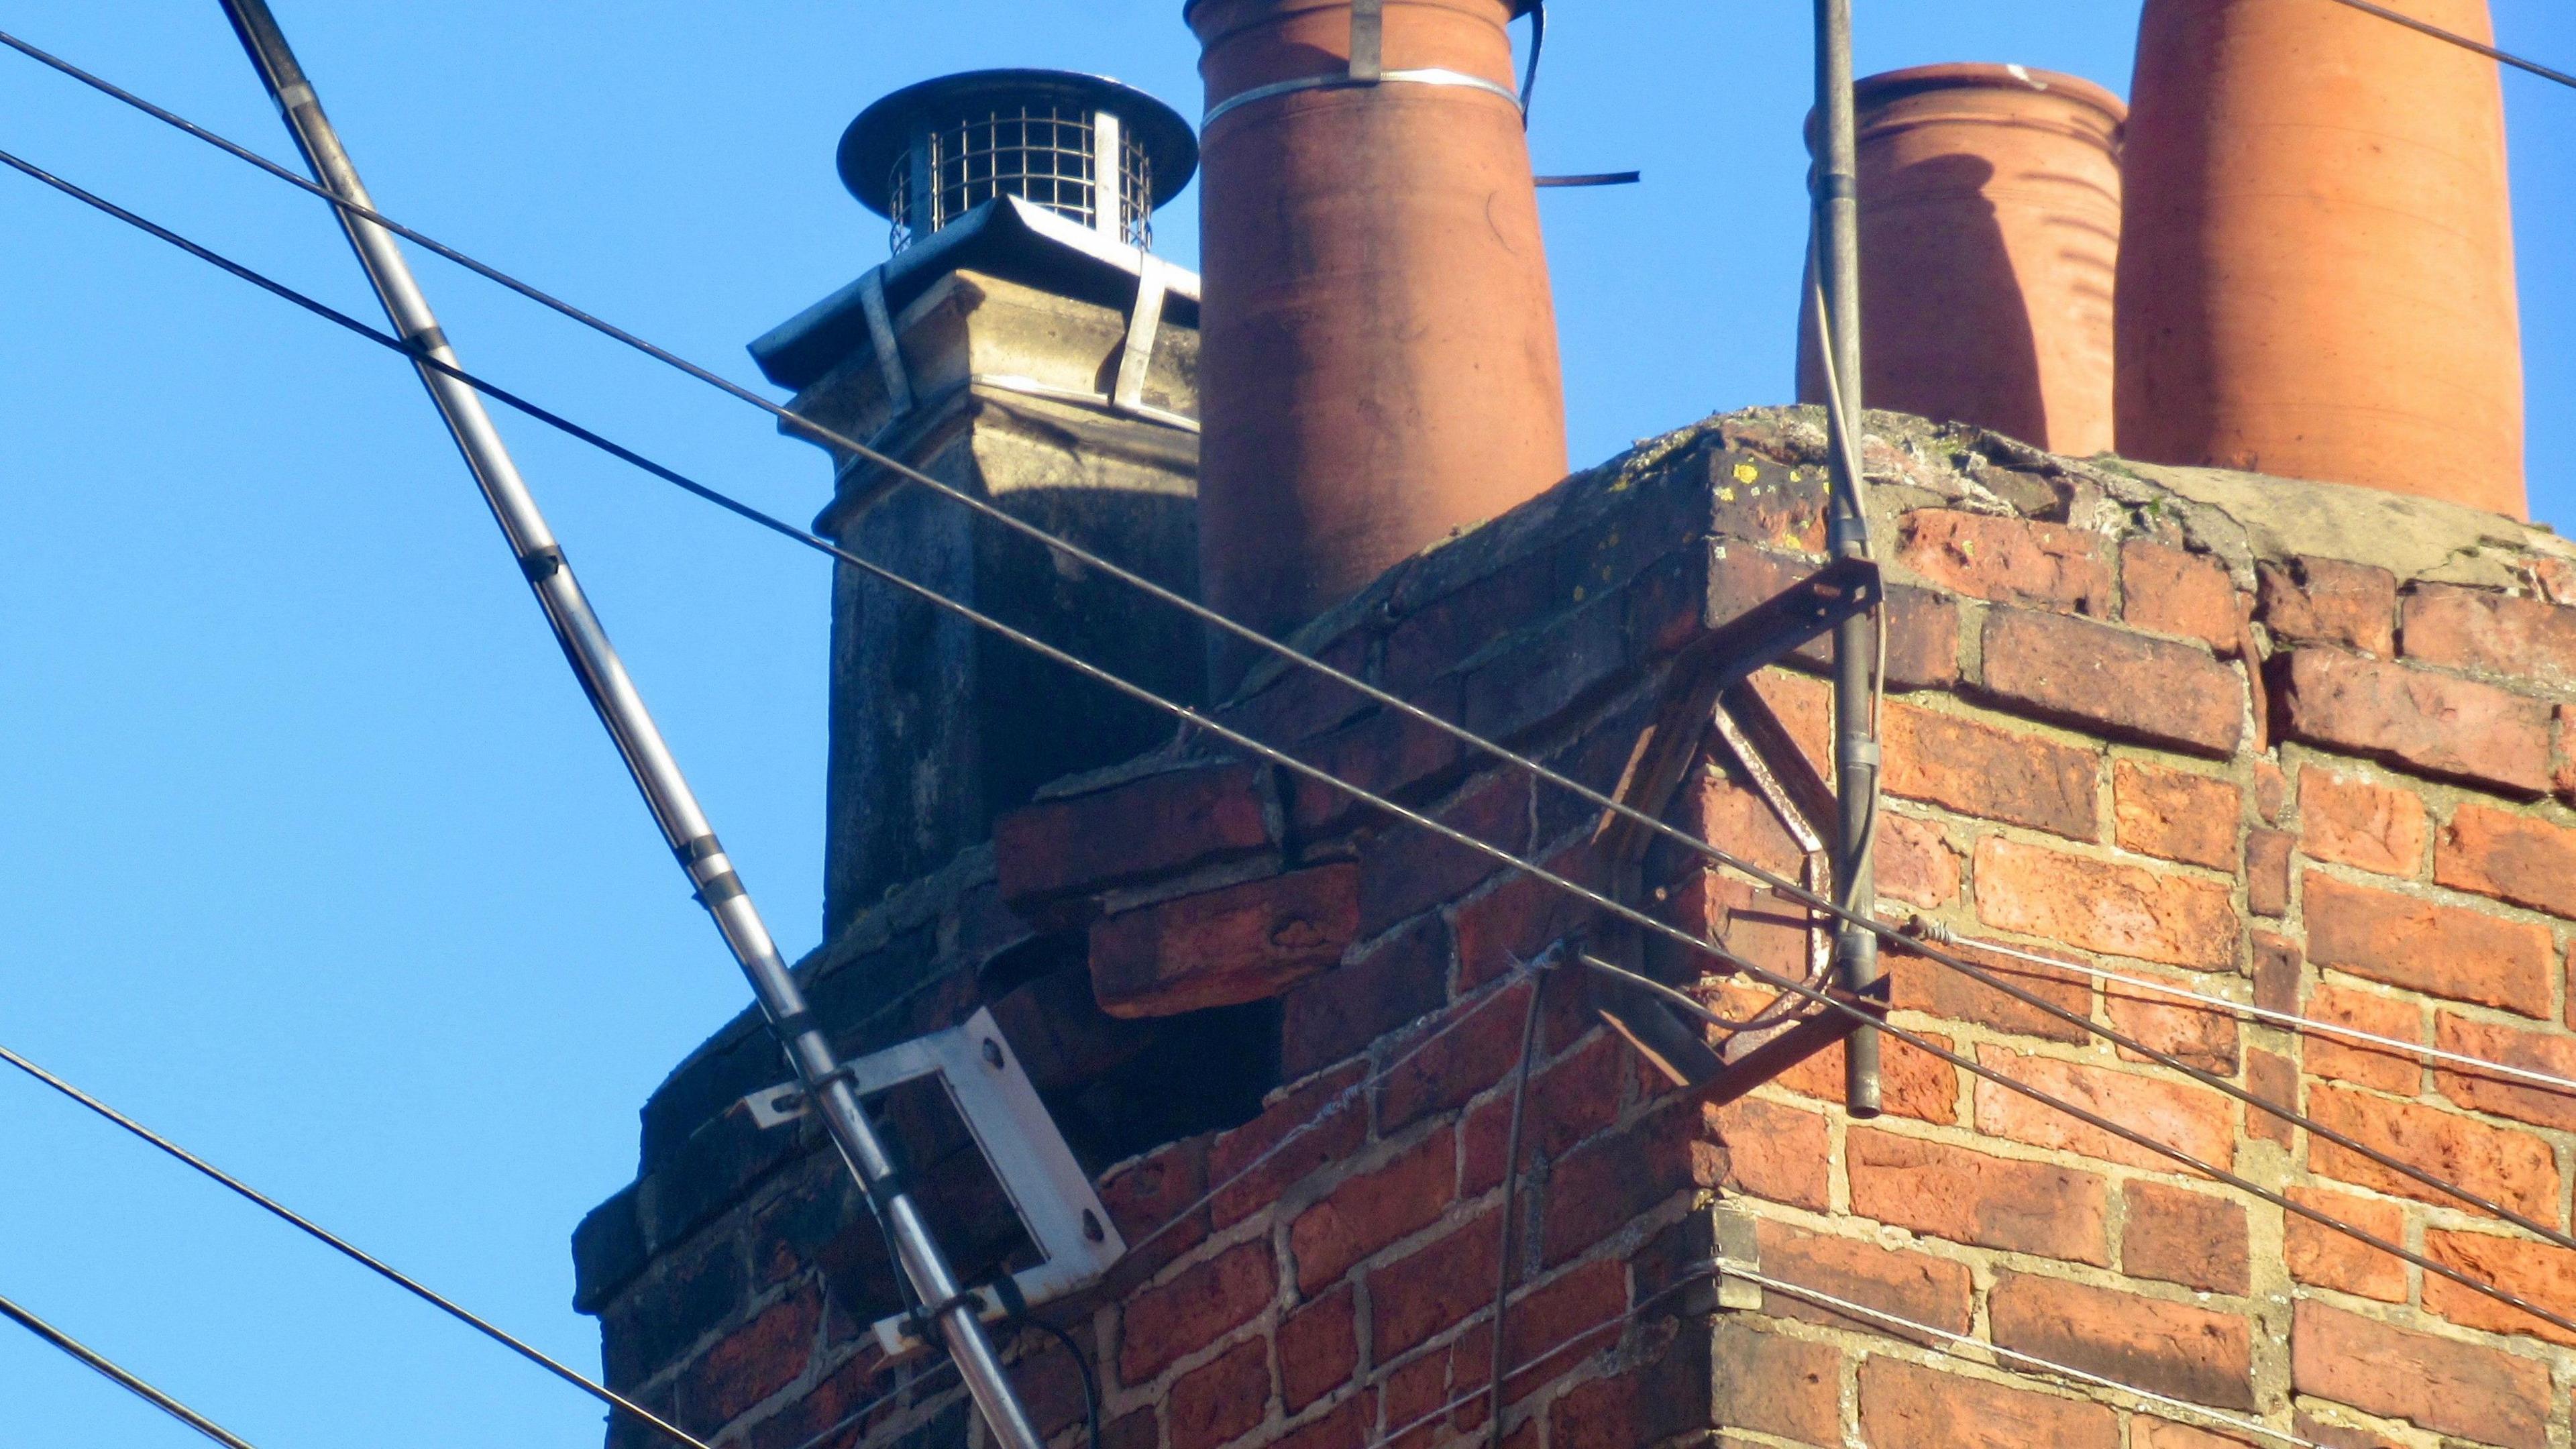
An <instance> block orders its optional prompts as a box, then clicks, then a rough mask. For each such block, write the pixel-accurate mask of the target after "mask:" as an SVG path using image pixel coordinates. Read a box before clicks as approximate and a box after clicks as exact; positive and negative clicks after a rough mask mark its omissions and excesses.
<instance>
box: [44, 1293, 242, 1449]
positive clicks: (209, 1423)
mask: <svg viewBox="0 0 2576 1449" xmlns="http://www.w3.org/2000/svg"><path fill="white" fill-rule="evenodd" d="M0 1317H5V1318H8V1319H10V1320H12V1321H14V1322H15V1323H17V1325H18V1326H19V1327H21V1328H24V1329H25V1330H27V1331H28V1332H29V1333H32V1334H34V1335H35V1336H36V1337H38V1338H41V1339H43V1340H44V1341H45V1342H47V1343H49V1344H52V1345H53V1346H54V1347H56V1348H58V1349H61V1350H62V1351H63V1352H64V1353H67V1354H69V1355H71V1356H72V1357H73V1358H76V1359H78V1360H80V1361H81V1362H82V1363H84V1364H86V1365H88V1366H89V1367H90V1368H91V1369H92V1370H94V1371H96V1372H97V1373H98V1374H99V1376H100V1377H102V1378H105V1379H107V1380H108V1381H109V1382H111V1383H114V1384H115V1385H117V1386H118V1387H119V1388H122V1389H124V1390H125V1391H126V1392H127V1393H130V1394H132V1395H134V1396H135V1397H136V1398H138V1399H141V1400H142V1401H143V1402H145V1403H147V1404H150V1405H151V1406H152V1407H154V1408H156V1409H159V1410H160V1411H161V1412H162V1413H165V1414H167V1415H169V1416H170V1417H171V1418H173V1419H176V1420H178V1421H179V1422H180V1423H182V1424H185V1425H187V1426H188V1427H189V1428H191V1429H194V1430H196V1431H197V1432H198V1433H200V1434H203V1435H205V1436H206V1437H207V1438H209V1439H212V1440H214V1441H215V1442H216V1443H218V1444H221V1445H223V1446H224V1449H251V1446H250V1444H249V1443H248V1442H247V1441H245V1440H243V1439H242V1438H240V1437H239V1436H238V1435H235V1434H234V1433H233V1432H232V1431H231V1430H229V1429H226V1428H225V1427H224V1426H223V1425H221V1424H218V1423H216V1422H215V1421H214V1420H212V1419H209V1418H207V1417H206V1416H205V1415H203V1414H200V1413H198V1412H197V1411H196V1410H194V1409H191V1408H189V1407H188V1406H187V1405H185V1404H183V1403H180V1402H179V1401H178V1400H177V1399H174V1398H172V1397H170V1396H169V1395H168V1394H165V1393H163V1392H161V1391H160V1390H159V1389H156V1388H154V1387H152V1385H150V1384H148V1383H146V1382H144V1381H143V1380H142V1379H141V1378H139V1377H137V1376H135V1375H134V1374H133V1373H131V1372H129V1371H127V1370H126V1369H124V1368H121V1367H119V1366H118V1365H117V1364H116V1363H115V1362H114V1361H113V1360H111V1359H109V1358H108V1357H107V1356H106V1355H105V1354H102V1353H100V1352H99V1351H98V1350H96V1349H94V1348H91V1347H90V1346H89V1345H87V1344H85V1343H83V1342H81V1341H80V1340H79V1339H77V1338H74V1337H72V1336H71V1335H70V1334H68V1333H65V1332H63V1331H62V1330H61V1329H59V1328H56V1327H54V1326H53V1325H52V1324H50V1323H47V1322H46V1321H45V1320H43V1319H41V1318H38V1317H37V1316H36V1315H35V1314H33V1313H30V1312H28V1311H27V1310H26V1309H24V1308H22V1307H20V1306H18V1305H17V1304H15V1303H12V1302H10V1301H9V1300H8V1299H6V1298H0Z"/></svg>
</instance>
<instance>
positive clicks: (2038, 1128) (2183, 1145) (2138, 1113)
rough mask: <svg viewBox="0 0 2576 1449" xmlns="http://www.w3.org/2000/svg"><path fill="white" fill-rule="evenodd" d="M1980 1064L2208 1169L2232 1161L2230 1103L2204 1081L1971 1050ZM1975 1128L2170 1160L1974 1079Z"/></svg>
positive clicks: (2039, 1142)
mask: <svg viewBox="0 0 2576 1449" xmlns="http://www.w3.org/2000/svg"><path fill="white" fill-rule="evenodd" d="M1977 1060H1978V1061H1979V1062H1980V1063H1981V1064H1982V1065H1984V1066H1986V1067H1988V1068H1990V1069H1992V1070H1994V1071H1997V1072H2000V1073H2001V1074H2003V1075H2005V1076H2007V1077H2010V1078H2012V1079H2013V1080H2014V1081H2017V1082H2022V1083H2025V1084H2027V1085H2029V1086H2031V1087H2033V1088H2035V1089H2037V1090H2038V1091H2039V1092H2041V1093H2043V1094H2045V1095H2047V1096H2050V1097H2053V1098H2056V1099H2057V1100H2059V1101H2061V1102H2065V1103H2067V1104H2069V1105H2071V1106H2076V1107H2081V1108H2083V1109H2085V1110H2086V1111H2088V1112H2091V1113H2093V1114H2094V1115H2095V1116H2097V1117H2100V1118H2102V1119H2104V1120H2106V1121H2110V1122H2116V1123H2118V1124H2119V1125H2121V1126H2123V1127H2126V1128H2128V1129H2130V1130H2131V1131H2133V1132H2137V1133H2139V1134H2140V1135H2142V1136H2144V1137H2146V1138H2147V1139H2148V1140H2150V1141H2154V1142H2160V1143H2163V1144H2164V1145H2166V1146H2168V1147H2172V1148H2176V1149H2178V1150H2180V1151H2183V1152H2187V1153H2189V1154H2191V1155H2192V1156H2193V1157H2196V1158H2198V1159H2200V1160H2201V1161H2202V1162H2206V1163H2209V1164H2210V1165H2212V1166H2214V1167H2228V1166H2231V1165H2233V1164H2234V1162H2235V1160H2236V1123H2235V1115H2236V1114H2235V1104H2234V1103H2232V1102H2230V1101H2229V1100H2228V1099H2227V1098H2225V1097H2222V1096H2220V1095H2219V1094H2217V1093H2216V1092H2213V1091H2210V1090H2209V1089H2208V1088H2206V1087H2197V1086H2190V1085H2187V1084H2185V1083H2182V1082H2174V1081H2167V1080H2165V1079H2163V1078H2161V1077H2150V1076H2145V1075H2142V1074H2140V1073H2137V1072H2133V1071H2122V1070H2119V1069H2117V1068H2112V1067H2097V1066H2092V1065H2089V1064H2087V1063H2083V1062H2069V1061H2061V1060H2059V1059H2058V1058H2055V1057H2041V1056H2025V1055H2023V1054H2021V1053H2019V1052H2014V1051H2009V1050H2006V1049H2005V1048H2002V1047H1994V1046H1981V1047H1979V1048H1977ZM1976 1108H1977V1130H1978V1131H1980V1132H1987V1133H1991V1134H1993V1135H1995V1136H1998V1137H2008V1138H2010V1139H2012V1140H2013V1141H2016V1142H2027V1143H2029V1144H2030V1145H2032V1146H2033V1147H2053V1148H2058V1149H2060V1150H2063V1151H2067V1152H2080V1153H2082V1154H2084V1155H2085V1156H2087V1157H2098V1158H2102V1159H2103V1160H2105V1161H2109V1162H2125V1163H2127V1164H2129V1165H2130V1166H2132V1167H2150V1168H2157V1169H2161V1170H2165V1171H2171V1170H2172V1169H2173V1167H2174V1165H2175V1164H2174V1162H2173V1159H2171V1158H2169V1157H2166V1156H2164V1155H2163V1154H2161V1153H2157V1152H2150V1151H2148V1150H2147V1149H2146V1148H2144V1147H2140V1146H2137V1145H2135V1144H2133V1143H2130V1142H2128V1141H2125V1140H2123V1139H2121V1138H2118V1137H2115V1136H2113V1135H2112V1134H2110V1133H2108V1132H2105V1131H2103V1130H2102V1129H2101V1128H2099V1127H2095V1126H2092V1125H2091V1124H2089V1123H2086V1122H2082V1121H2079V1120H2077V1119H2076V1118H2073V1117H2070V1116H2068V1115H2066V1114H2065V1113H2064V1112H2061V1111H2059V1110H2057V1109H2056V1108H2054V1107H2048V1106H2043V1105H2041V1104H2040V1103H2038V1102H2037V1101H2034V1100H2032V1099H2031V1098H2029V1097H2027V1096H2024V1095H2023V1094H2021V1093H2019V1092H2016V1091H2013V1090H2011V1089H2009V1088H2007V1087H2004V1086H2002V1085H2001V1084H1999V1083H1996V1082H1994V1081H1991V1080H1988V1079H1986V1078H1982V1077H1981V1078H1979V1079H1978V1081H1977V1089H1976Z"/></svg>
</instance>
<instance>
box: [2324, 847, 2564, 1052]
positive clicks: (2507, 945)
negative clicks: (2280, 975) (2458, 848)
mask: <svg viewBox="0 0 2576 1449" xmlns="http://www.w3.org/2000/svg"><path fill="white" fill-rule="evenodd" d="M2303 894H2304V900H2305V914H2306V916H2307V922H2308V959H2310V960H2312V961H2314V962H2316V963H2317V964H2318V965H2319V966H2330V967H2333V968H2335V969H2337V970H2342V971H2349V972H2351V973H2353V974H2354V975H2356V976H2367V977H2369V978H2370V979H2371V980H2373V981H2384V982H2387V983H2388V984H2389V985H2391V986H2403V987H2406V988H2407V989H2409V990H2412V991H2425V992H2430V993H2432V994H2433V995H2436V996H2447V997H2449V998H2451V999H2452V1000H2454V1001H2471V1002H2475V1003H2477V1004H2478V1005H2480V1006H2500V1007H2503V1008H2504V1009H2505V1010H2507V1011H2514V1012H2519V1013H2521V1014H2522V1015H2524V1016H2531V1017H2539V1018H2542V1019H2544V1020H2546V1019H2547V1018H2548V1017H2549V1015H2550V1009H2549V1008H2550V1000H2549V991H2550V980H2549V979H2550V975H2551V972H2552V970H2553V968H2554V966H2555V960H2554V956H2555V952H2554V951H2553V950H2552V948H2551V945H2550V940H2549V931H2548V928H2546V927H2544V926H2541V925H2539V924H2537V923H2536V922H2531V921H2509V920H2505V919H2503V918H2501V917H2498V916H2490V915H2487V914H2485V913H2484V912H2481V911H2473V910H2466V909H2463V908H2461V907H2458V906H2446V905H2442V904H2440V903H2439V902H2435V901H2428V900H2424V899H2421V898H2420V897H2416V896H2407V895H2399V894H2397V893H2396V892H2393V891H2382V890H2372V889H2370V888H2369V887H2367V886H2357V885H2348V884H2346V883H2344V882H2342V881H2339V880H2334V879H2332V878H2330V877H2327V876H2322V875H2318V874H2316V873H2314V872H2311V873H2310V874H2309V875H2308V877H2307V884H2306V889H2305V891H2304V893H2303Z"/></svg>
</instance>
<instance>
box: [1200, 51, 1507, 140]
mask: <svg viewBox="0 0 2576 1449" xmlns="http://www.w3.org/2000/svg"><path fill="white" fill-rule="evenodd" d="M1387 81H1403V82H1406V83H1409V84H1412V85H1424V86H1464V87H1466V88H1467V89H1469V90H1478V91H1484V92H1486V93H1487V94H1490V95H1497V96H1501V97H1502V98H1503V99H1504V100H1506V101H1509V102H1510V103H1511V107H1512V109H1513V110H1514V111H1515V112H1517V111H1518V110H1519V109H1520V108H1521V98H1520V97H1519V96H1517V95H1515V94H1513V92H1512V88H1511V87H1510V86H1507V85H1501V84H1498V83H1496V82H1494V81H1489V80H1487V79H1485V78H1484V77H1483V76H1480V75H1469V74H1467V73H1466V72H1465V71H1457V70H1442V69H1439V68H1437V67H1433V68H1430V69H1426V70H1390V71H1383V72H1380V73H1379V75H1378V77H1377V79H1376V80H1365V81H1364V80H1354V79H1352V78H1351V77H1350V76H1347V75H1309V76H1299V77H1297V78H1296V79H1295V80H1284V81H1273V82H1272V83H1270V84H1269V85H1266V86H1254V87H1253V88H1252V89H1250V90H1248V91H1238V92H1236V93H1235V94H1233V95H1230V96H1228V97H1226V98H1225V99H1224V100H1221V101H1219V102H1217V103H1216V104H1215V105H1213V106H1210V107H1208V112H1207V114H1206V115H1204V116H1202V117H1200V118H1199V129H1200V130H1201V131H1205V130H1206V129H1207V128H1208V127H1210V126H1213V125H1215V124H1216V122H1217V118H1218V117H1219V116H1222V115H1224V114H1226V113H1227V112H1229V111H1232V110H1234V109H1235V108H1237V107H1239V106H1248V105H1250V104H1252V103H1253V102H1254V101H1266V100H1268V99H1270V98H1271V97H1272V96H1284V95H1290V94H1293V93H1295V92H1297V91H1312V90H1342V89H1348V88H1349V87H1352V86H1368V85H1378V84H1381V83H1383V82H1387Z"/></svg>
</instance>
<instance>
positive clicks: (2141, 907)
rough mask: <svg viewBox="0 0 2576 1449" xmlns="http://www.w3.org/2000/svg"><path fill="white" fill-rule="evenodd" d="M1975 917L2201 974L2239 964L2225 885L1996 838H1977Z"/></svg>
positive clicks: (2231, 906)
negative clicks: (2195, 970) (2192, 969)
mask: <svg viewBox="0 0 2576 1449" xmlns="http://www.w3.org/2000/svg"><path fill="white" fill-rule="evenodd" d="M1976 873H1977V919H1979V920H1981V921H1983V922H1985V923H1986V924H1987V925H1989V926H1992V927H1994V928H1996V929H1997V930H2003V931H2015V932H2019V933H2021V934H2023V935H2027V936H2045V937H2047V938H2049V939H2050V940H2052V941H2063V942H2065V943H2066V944H2067V945H2070V946H2076V947H2081V948H2082V949H2084V950H2087V951H2105V952H2109V953H2110V954H2112V955H2115V956H2135V957H2137V958H2139V959H2140V960H2144V961H2158V962H2162V963H2164V964H2165V965H2168V966H2191V967H2195V968H2198V969H2200V970H2204V971H2206V970H2213V969H2224V968H2228V967H2232V966H2234V965H2235V964H2236V935H2237V920H2236V907H2235V905H2234V904H2233V902H2231V901H2230V899H2229V897H2230V896H2231V895H2233V894H2234V893H2233V892H2232V891H2230V890H2229V889H2228V887H2227V885H2226V884H2225V883H2224V882H2222V881H2213V880H2205V879H2202V878H2200V877H2196V876H2188V875H2180V874H2168V873H2166V872H2163V871H2158V870H2153V869H2150V868H2147V867H2144V866H2135V865H2128V864H2125V863H2122V862H2118V861H2108V860H2099V859H2096V858H2094V857H2092V856H2085V855H2076V854H2074V853H2072V852H2069V851H2063V850H2052V849H2049V848H2048V847H2046V846H2041V845H2024V844H2022V843H2021V842H2019V841H2014V840H2007V839H2005V838H2003V837H2002V836H1999V835H1989V836H1987V837H1986V838H1985V839H1984V840H1981V841H1979V842H1978V843H1977V856H1976Z"/></svg>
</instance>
